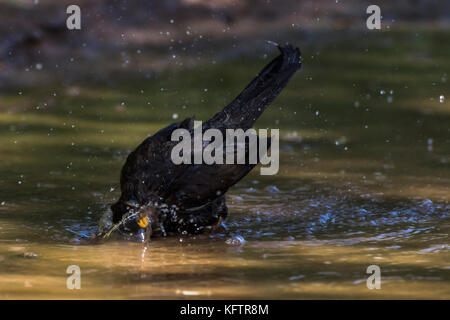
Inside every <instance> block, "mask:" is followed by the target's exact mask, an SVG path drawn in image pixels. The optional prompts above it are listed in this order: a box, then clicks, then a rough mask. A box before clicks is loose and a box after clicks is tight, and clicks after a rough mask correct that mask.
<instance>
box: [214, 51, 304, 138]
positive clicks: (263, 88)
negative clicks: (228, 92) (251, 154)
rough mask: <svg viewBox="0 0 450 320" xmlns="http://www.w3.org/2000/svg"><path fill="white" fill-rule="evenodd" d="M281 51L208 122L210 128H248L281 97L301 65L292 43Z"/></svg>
mask: <svg viewBox="0 0 450 320" xmlns="http://www.w3.org/2000/svg"><path fill="white" fill-rule="evenodd" d="M278 49H279V50H280V51H281V54H280V55H279V56H278V57H276V58H275V59H274V60H272V61H271V62H270V63H269V64H268V65H267V66H266V67H265V68H264V69H263V70H262V71H261V72H260V73H259V74H258V75H257V76H256V78H255V79H253V80H252V82H250V83H249V85H248V86H247V87H246V88H245V89H244V90H243V91H242V92H241V93H240V94H239V95H238V96H237V97H236V98H235V99H234V100H233V101H232V102H231V103H230V104H229V105H227V106H226V107H225V108H224V109H223V110H222V111H220V112H219V113H217V114H216V115H215V116H214V117H213V118H211V120H209V121H208V124H209V127H212V128H218V127H227V128H241V129H244V130H246V129H248V128H251V127H252V126H253V124H254V123H255V121H256V120H257V119H258V118H259V116H260V115H261V114H262V113H263V111H264V109H265V108H266V107H267V106H268V105H269V104H270V103H271V102H272V101H273V100H274V99H275V98H276V97H277V96H278V94H279V93H280V92H281V90H282V89H283V88H284V87H285V86H286V85H287V83H288V82H289V80H290V79H291V77H292V76H293V75H294V73H295V72H296V71H297V70H299V69H300V67H301V54H300V50H299V49H298V48H294V47H292V46H291V45H286V46H278Z"/></svg>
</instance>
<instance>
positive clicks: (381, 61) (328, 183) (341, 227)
mask: <svg viewBox="0 0 450 320" xmlns="http://www.w3.org/2000/svg"><path fill="white" fill-rule="evenodd" d="M446 36H448V34H446V33H443V34H442V33H438V32H424V33H423V38H425V39H426V40H427V41H424V40H423V39H421V40H420V41H419V40H417V41H416V40H414V39H416V38H415V37H413V36H412V35H410V34H409V33H399V34H392V35H391V34H388V35H385V36H384V38H382V39H378V38H376V37H375V38H374V39H367V38H363V39H364V41H366V42H364V41H362V42H361V43H360V44H357V45H356V48H354V49H349V47H348V43H347V42H342V43H340V44H338V45H337V46H336V45H331V46H329V47H325V48H314V47H306V48H304V50H303V51H304V52H306V54H305V55H304V57H305V62H304V65H305V68H304V70H302V72H301V73H300V74H299V75H298V76H297V77H296V78H294V80H293V81H292V82H291V84H290V86H289V87H288V88H287V89H286V90H285V92H283V94H282V95H281V96H280V97H279V98H278V99H277V101H275V103H274V104H273V106H272V107H271V108H270V109H269V110H268V112H267V113H265V114H264V115H263V117H262V118H261V120H260V122H259V125H260V126H261V127H266V126H267V127H271V128H280V133H281V135H282V139H281V143H280V146H281V153H280V159H281V164H280V172H279V174H278V175H276V176H265V177H262V176H260V175H259V170H254V172H252V173H251V174H250V175H249V176H248V177H246V178H245V179H244V180H242V181H241V182H240V183H239V184H238V185H236V186H235V187H234V188H232V189H231V190H230V192H229V194H228V204H229V211H230V215H229V219H227V221H226V225H227V231H226V232H225V233H223V234H215V235H203V236H197V237H182V238H178V237H174V238H168V239H155V240H153V241H151V242H150V243H148V244H146V245H143V244H138V243H131V242H125V241H120V240H113V241H109V242H105V243H102V244H97V245H93V244H89V243H87V242H86V241H85V240H84V237H86V236H89V234H91V233H94V232H95V230H96V226H97V222H98V220H99V218H100V217H101V215H102V214H103V212H104V211H105V210H106V209H107V208H108V205H109V204H110V203H111V202H113V201H114V199H115V198H117V197H118V196H119V191H118V189H117V188H118V176H119V170H120V168H121V165H122V164H123V161H124V159H125V157H126V155H127V154H128V152H129V151H130V149H132V148H133V147H135V146H136V145H137V144H138V143H139V142H140V141H142V140H143V139H144V138H145V137H146V135H147V134H148V133H149V132H150V133H152V132H154V131H155V130H156V129H158V128H161V127H162V126H163V125H166V124H167V123H170V122H172V121H173V120H172V119H171V118H172V114H173V113H175V112H176V113H178V114H179V119H181V118H183V117H185V116H190V115H192V114H193V113H195V114H196V115H197V117H198V118H200V119H206V118H207V117H208V116H210V115H211V114H213V113H214V111H215V110H218V109H219V108H220V107H221V106H223V105H224V103H226V101H227V100H229V99H231V97H232V96H233V95H235V94H236V93H238V92H239V90H240V89H242V87H243V86H244V85H245V82H246V81H247V80H248V79H250V78H251V76H252V75H253V74H254V73H255V72H257V70H258V69H259V68H260V67H261V66H262V65H263V64H264V63H266V62H267V60H265V59H259V60H256V61H252V62H251V63H246V62H245V59H243V60H241V59H240V58H239V59H238V58H237V60H235V61H232V68H231V67H230V65H229V64H228V62H226V61H225V62H221V63H217V64H215V65H207V66H205V65H201V64H200V65H198V66H197V67H196V68H197V69H194V70H195V71H197V70H198V71H199V72H189V71H185V70H175V71H166V73H164V74H162V75H160V76H159V78H157V79H153V80H151V81H150V80H145V81H144V80H139V81H138V82H136V83H132V84H130V83H129V81H128V79H129V78H127V77H126V75H129V74H128V73H127V72H128V71H127V72H125V74H122V76H123V77H124V80H121V78H119V79H116V80H115V82H114V84H113V85H105V84H102V85H98V84H92V85H86V86H84V85H83V84H78V85H76V86H73V87H67V86H66V85H60V84H54V85H50V86H49V85H45V86H44V85H42V86H34V87H14V88H8V89H7V90H3V92H2V95H1V100H0V131H1V136H0V157H1V163H0V174H1V175H0V203H1V205H0V298H2V299H15V298H25V299H34V298H64V299H66V298H67V299H71V298H110V299H115V298H275V299H277V298H289V299H291V298H292V299H298V298H438V299H444V298H446V299H449V298H450V276H449V273H450V255H449V248H448V242H449V241H448V233H449V230H450V219H449V218H450V217H449V212H450V204H449V193H450V192H449V191H450V190H449V186H450V167H449V164H450V131H449V123H450V107H449V106H450V105H449V102H448V100H449V99H447V100H444V101H443V102H442V103H441V102H440V101H439V96H440V95H444V96H448V97H450V92H449V90H448V83H447V80H446V77H447V75H448V74H450V65H449V62H448V59H447V56H446V52H448V50H449V48H448V47H449V45H448V43H447V42H445V41H442V39H444V38H445V37H446ZM389 37H392V39H391V40H392V42H389V41H387V42H388V43H393V42H394V41H397V42H395V43H396V47H395V48H396V49H393V48H392V47H391V46H390V45H387V44H386V39H388V38H389ZM369 40H370V41H369ZM367 42H370V48H371V50H370V52H369V53H367V51H365V50H364V48H365V46H366V45H367ZM424 43H426V45H424ZM446 50H447V51H446ZM343 53H345V54H343ZM419 60H420V63H418V61H419ZM187 77H190V78H187ZM187 79H188V80H190V81H187ZM211 79H212V80H211ZM219 79H221V81H219ZM444 79H445V80H444ZM216 80H217V81H216ZM161 88H164V90H160V89H161ZM204 88H208V91H207V92H206V91H204ZM75 89H76V90H78V91H79V94H78V95H74V94H73V93H72V92H73V91H74V90H75ZM141 89H142V90H143V91H144V92H145V94H142V93H141V92H140V90H141ZM76 90H75V91H76ZM389 97H390V98H389ZM149 101H150V102H151V104H150V105H149V104H147V102H149ZM122 102H124V104H122ZM183 105H187V108H182V107H181V106H183ZM211 105H213V106H217V107H214V108H210V107H209V106H211ZM37 106H38V107H39V108H36V107H37ZM213 109H214V110H213ZM373 264H374V265H378V266H380V268H381V280H382V282H381V289H380V290H369V289H368V288H367V286H366V279H367V277H368V276H369V275H368V274H366V269H367V267H368V266H369V265H373ZM69 265H77V266H79V267H80V268H81V290H68V289H67V288H66V279H67V277H68V274H66V269H67V267H68V266H69Z"/></svg>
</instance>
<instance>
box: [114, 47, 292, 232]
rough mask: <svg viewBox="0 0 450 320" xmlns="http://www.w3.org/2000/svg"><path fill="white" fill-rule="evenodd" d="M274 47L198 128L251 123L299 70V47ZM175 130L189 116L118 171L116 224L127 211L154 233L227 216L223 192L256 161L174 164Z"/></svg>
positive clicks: (200, 226)
mask: <svg viewBox="0 0 450 320" xmlns="http://www.w3.org/2000/svg"><path fill="white" fill-rule="evenodd" d="M279 49H280V51H281V54H280V55H279V56H277V57H276V58H275V59H274V60H272V61H271V62H270V63H269V64H268V65H267V66H266V67H265V68H264V69H263V70H262V71H261V72H260V73H259V74H258V75H257V76H256V78H255V79H253V80H252V81H251V82H250V84H249V85H248V86H247V87H246V88H245V89H244V90H243V91H242V92H241V93H240V94H239V95H238V96H237V97H236V98H235V99H234V100H233V101H232V102H231V103H230V104H229V105H227V106H226V107H225V108H224V109H223V110H222V111H220V112H219V113H217V114H216V115H215V116H214V117H212V118H211V119H210V120H208V121H207V122H205V123H203V131H205V130H207V129H210V128H216V129H219V130H220V131H222V132H225V130H226V129H238V128H241V129H243V130H247V129H248V128H251V127H252V126H253V124H254V122H255V121H256V120H257V119H258V117H259V116H260V115H261V114H262V112H263V111H264V109H265V108H266V107H267V106H268V105H269V104H270V103H271V102H272V101H273V100H274V99H275V98H276V96H277V95H278V94H279V93H280V92H281V90H282V89H283V88H284V87H285V86H286V85H287V83H288V81H289V80H290V78H291V77H292V76H293V75H294V73H295V72H296V71H297V70H298V69H300V66H301V56H300V51H299V49H298V48H293V47H292V46H290V45H286V46H279ZM178 128H184V129H187V130H189V131H190V133H191V134H193V119H192V118H188V119H186V120H184V121H181V122H178V123H174V124H171V125H169V126H167V127H166V128H164V129H161V130H160V131H158V132H157V133H156V134H155V135H153V136H151V137H149V138H147V139H146V140H144V141H143V142H142V143H141V144H140V145H139V146H138V147H137V148H136V149H135V150H134V151H133V152H132V153H131V154H130V155H129V156H128V158H127V160H126V163H125V165H124V166H123V168H122V173H121V179H120V186H121V191H122V194H121V197H120V199H119V200H118V201H117V203H115V204H114V205H112V206H111V209H112V212H113V222H114V223H118V222H120V221H121V220H123V219H124V217H127V216H128V215H129V214H130V212H131V213H137V214H136V215H135V216H136V217H137V218H136V219H135V220H136V221H138V220H139V219H141V218H142V217H148V219H149V226H148V228H150V229H151V232H150V233H151V234H153V235H156V234H158V233H160V234H163V235H166V234H173V233H189V234H195V233H200V232H202V231H204V230H205V229H208V228H214V226H216V225H217V224H218V223H220V222H221V221H222V220H223V219H225V218H226V216H227V207H226V203H225V193H226V192H227V190H228V189H229V188H230V187H231V186H232V185H234V184H235V183H236V182H238V181H239V180H240V179H242V178H243V177H244V176H245V175H247V174H248V173H249V172H250V170H252V169H253V167H254V166H255V164H212V165H207V164H180V165H175V164H174V163H173V162H172V161H171V151H172V148H173V147H174V146H175V145H176V144H177V143H178V142H174V141H171V135H172V132H173V131H174V130H175V129H178ZM203 147H205V145H204V146H203ZM246 147H248V146H246ZM247 152H248V150H247ZM131 220H133V219H131ZM124 225H125V224H124ZM141 229H142V228H141ZM130 230H133V227H130V228H129V230H128V231H130ZM136 230H140V229H139V228H136ZM141 231H142V230H141Z"/></svg>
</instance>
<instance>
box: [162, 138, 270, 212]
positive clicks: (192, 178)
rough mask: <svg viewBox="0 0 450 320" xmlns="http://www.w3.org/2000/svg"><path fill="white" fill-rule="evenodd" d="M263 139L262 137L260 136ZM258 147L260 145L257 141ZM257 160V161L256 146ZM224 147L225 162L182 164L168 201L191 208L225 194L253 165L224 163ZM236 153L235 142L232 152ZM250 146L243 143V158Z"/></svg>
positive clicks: (268, 139)
mask: <svg viewBox="0 0 450 320" xmlns="http://www.w3.org/2000/svg"><path fill="white" fill-rule="evenodd" d="M261 139H262V138H261ZM270 145H271V139H270V138H267V148H269V147H270ZM258 147H259V144H258ZM256 150H257V151H256V152H257V161H256V163H258V162H259V149H256ZM225 152H226V150H225V147H224V151H223V154H224V164H209V165H208V164H197V165H190V166H187V167H185V170H184V171H183V173H182V174H181V175H180V176H178V177H177V179H176V180H174V182H173V183H172V185H171V186H170V191H169V197H168V198H167V201H168V202H169V203H173V204H176V205H177V206H179V207H181V208H191V207H196V206H200V205H204V204H205V203H208V202H210V201H213V200H215V199H217V198H218V197H220V196H222V195H224V194H225V193H226V192H227V190H228V189H229V188H230V187H231V186H233V185H234V184H236V183H237V182H238V181H239V180H241V179H242V178H243V177H245V176H246V175H247V174H248V173H249V172H250V171H251V170H252V169H253V168H254V167H255V166H256V164H250V163H249V161H248V160H246V161H245V164H236V162H235V164H226V162H225ZM236 153H237V148H236V145H234V155H235V157H237V156H236ZM249 153H250V146H249V143H248V141H246V143H245V155H246V159H248V158H249Z"/></svg>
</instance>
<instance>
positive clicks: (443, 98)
mask: <svg viewBox="0 0 450 320" xmlns="http://www.w3.org/2000/svg"><path fill="white" fill-rule="evenodd" d="M444 100H445V97H444V95H442V94H441V95H440V97H439V102H440V103H444Z"/></svg>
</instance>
